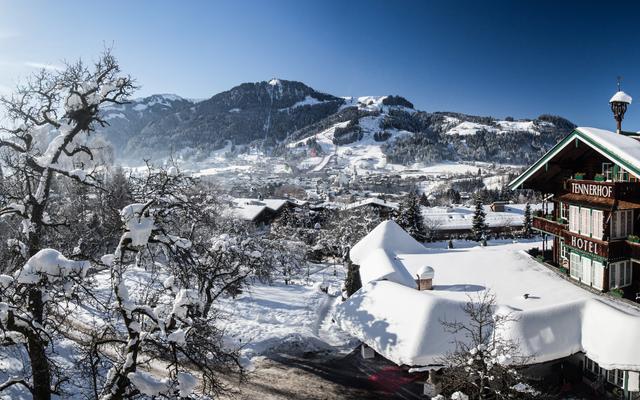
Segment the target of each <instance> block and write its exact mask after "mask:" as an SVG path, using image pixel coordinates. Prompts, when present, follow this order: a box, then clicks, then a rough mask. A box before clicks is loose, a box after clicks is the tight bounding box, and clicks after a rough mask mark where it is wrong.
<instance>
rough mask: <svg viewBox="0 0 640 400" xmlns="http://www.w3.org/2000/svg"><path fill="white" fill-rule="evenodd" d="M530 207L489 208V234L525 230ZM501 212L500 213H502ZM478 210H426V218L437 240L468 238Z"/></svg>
mask: <svg viewBox="0 0 640 400" xmlns="http://www.w3.org/2000/svg"><path fill="white" fill-rule="evenodd" d="M525 207H526V204H502V205H501V207H500V208H498V209H497V210H495V209H493V208H492V207H490V206H488V205H485V206H483V208H484V211H485V213H486V217H485V223H486V225H487V231H488V232H489V233H492V234H502V233H508V232H513V231H517V230H521V229H522V227H523V226H524V209H525ZM540 208H541V205H540V204H532V205H531V209H532V210H537V209H540ZM498 210H500V211H498ZM474 212H475V207H466V206H456V207H439V206H436V207H423V208H422V216H423V218H424V222H425V225H426V227H427V229H429V231H430V234H431V236H432V237H433V238H435V239H449V238H454V237H464V236H468V235H470V234H471V228H472V226H473V216H474Z"/></svg>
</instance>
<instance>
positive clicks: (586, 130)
mask: <svg viewBox="0 0 640 400" xmlns="http://www.w3.org/2000/svg"><path fill="white" fill-rule="evenodd" d="M574 139H577V140H579V141H581V142H582V143H584V144H586V145H588V146H589V147H591V148H592V149H594V150H595V151H597V152H598V153H600V154H602V155H603V156H605V157H607V158H608V159H610V160H611V161H613V162H615V163H616V164H618V165H620V166H621V167H624V168H625V169H626V170H627V171H629V172H631V173H632V174H633V175H635V176H636V177H640V140H639V139H640V134H638V136H630V135H627V134H619V133H615V132H611V131H607V130H604V129H598V128H590V127H578V128H576V129H575V130H574V131H573V132H571V134H569V135H568V136H567V137H565V138H564V139H562V141H560V142H559V143H558V144H556V145H555V146H554V147H553V148H552V149H551V150H549V151H548V152H547V153H546V154H545V155H544V156H542V157H541V158H540V159H539V160H538V161H536V162H535V163H534V164H533V165H532V166H531V167H529V168H528V169H527V170H526V171H525V172H524V173H523V174H521V175H520V176H519V177H517V178H516V179H514V180H513V181H512V182H511V183H510V184H509V187H510V188H511V189H515V188H517V187H519V186H520V185H522V184H523V183H524V182H525V181H526V180H527V179H529V177H531V176H532V175H533V174H534V173H536V172H537V171H539V170H540V169H541V168H543V167H544V166H545V164H546V163H547V162H548V161H549V160H551V159H552V158H553V157H555V156H556V155H557V154H558V153H560V152H561V151H562V150H563V149H564V148H566V147H567V146H569V145H572V146H573V145H574V144H573V140H574Z"/></svg>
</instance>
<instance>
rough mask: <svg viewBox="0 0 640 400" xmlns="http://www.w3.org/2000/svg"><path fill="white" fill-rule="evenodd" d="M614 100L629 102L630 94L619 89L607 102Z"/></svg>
mask: <svg viewBox="0 0 640 400" xmlns="http://www.w3.org/2000/svg"><path fill="white" fill-rule="evenodd" d="M614 101H616V102H622V103H628V104H631V96H629V95H628V94H626V93H625V92H623V91H622V90H620V91H618V92H616V94H614V95H613V97H611V100H609V103H613V102H614Z"/></svg>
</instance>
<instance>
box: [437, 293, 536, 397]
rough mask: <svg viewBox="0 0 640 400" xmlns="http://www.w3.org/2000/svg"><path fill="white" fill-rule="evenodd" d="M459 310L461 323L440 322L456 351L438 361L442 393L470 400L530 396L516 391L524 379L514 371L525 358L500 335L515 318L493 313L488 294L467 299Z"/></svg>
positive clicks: (492, 303) (494, 307)
mask: <svg viewBox="0 0 640 400" xmlns="http://www.w3.org/2000/svg"><path fill="white" fill-rule="evenodd" d="M462 311H463V312H464V321H441V323H442V325H443V327H444V328H445V330H446V331H447V332H449V333H451V334H452V335H454V337H455V338H456V339H455V350H454V351H453V352H450V353H448V354H447V355H446V356H445V357H443V358H442V360H441V363H442V364H443V365H445V370H444V374H443V375H442V389H443V391H444V392H447V393H451V392H456V391H462V392H464V393H467V394H468V395H469V396H470V397H471V398H472V399H515V398H517V399H526V398H529V397H532V396H530V393H529V394H528V393H522V392H520V391H517V390H516V389H515V388H517V386H516V385H517V384H518V383H521V382H522V380H523V378H522V377H521V376H520V374H519V373H518V372H517V369H518V368H519V367H522V366H524V365H525V363H526V362H527V358H526V357H523V356H522V355H521V354H520V351H519V345H518V343H517V342H515V341H513V340H511V339H508V338H506V337H504V335H503V332H504V330H505V328H507V325H508V324H511V323H513V322H515V321H516V318H515V317H514V316H513V315H512V314H510V313H506V314H503V313H499V312H496V298H495V295H494V294H493V293H491V292H490V291H484V292H482V293H481V294H478V296H477V297H475V298H474V297H472V296H469V301H468V302H467V303H466V304H465V305H464V306H462ZM514 387H515V388H514ZM528 396H529V397H528Z"/></svg>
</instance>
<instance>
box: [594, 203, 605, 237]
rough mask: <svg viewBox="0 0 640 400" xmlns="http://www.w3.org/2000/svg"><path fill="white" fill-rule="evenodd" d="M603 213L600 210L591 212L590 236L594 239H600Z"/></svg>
mask: <svg viewBox="0 0 640 400" xmlns="http://www.w3.org/2000/svg"><path fill="white" fill-rule="evenodd" d="M603 215H604V214H603V212H602V211H601V210H591V236H592V237H594V238H596V239H602V233H603V231H604V228H603V223H602V220H603Z"/></svg>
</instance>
